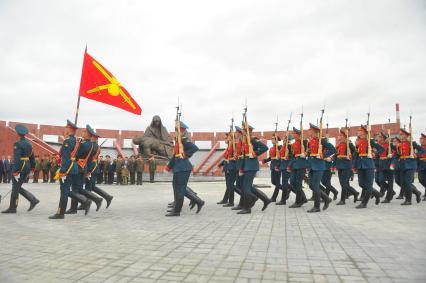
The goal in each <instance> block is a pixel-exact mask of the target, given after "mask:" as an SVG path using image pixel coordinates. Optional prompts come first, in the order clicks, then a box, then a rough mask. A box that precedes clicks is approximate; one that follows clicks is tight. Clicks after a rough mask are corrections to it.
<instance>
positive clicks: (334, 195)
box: [329, 186, 339, 200]
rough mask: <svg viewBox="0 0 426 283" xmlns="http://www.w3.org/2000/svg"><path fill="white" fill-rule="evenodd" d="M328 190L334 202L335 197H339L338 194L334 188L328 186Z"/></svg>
mask: <svg viewBox="0 0 426 283" xmlns="http://www.w3.org/2000/svg"><path fill="white" fill-rule="evenodd" d="M329 190H330V191H331V192H332V193H333V200H336V199H337V196H338V195H339V192H338V191H337V190H336V188H335V187H333V186H330V187H329Z"/></svg>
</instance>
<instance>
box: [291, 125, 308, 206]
mask: <svg viewBox="0 0 426 283" xmlns="http://www.w3.org/2000/svg"><path fill="white" fill-rule="evenodd" d="M292 134H293V137H294V140H295V141H294V143H293V144H292V150H291V152H292V155H291V159H290V162H289V164H288V167H287V170H289V171H290V172H291V174H290V184H291V186H292V187H293V189H294V190H295V191H296V201H295V202H294V204H292V205H290V206H289V208H297V207H301V206H302V205H303V204H304V203H306V202H308V200H307V199H306V195H305V192H304V191H303V179H304V177H305V173H306V168H307V167H308V162H307V160H306V148H307V146H308V145H307V142H306V140H303V141H301V135H300V134H301V131H300V130H299V129H296V128H295V127H293V133H292ZM302 144H303V148H302ZM302 149H304V150H302Z"/></svg>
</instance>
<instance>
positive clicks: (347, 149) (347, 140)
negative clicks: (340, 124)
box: [345, 114, 352, 159]
mask: <svg viewBox="0 0 426 283" xmlns="http://www.w3.org/2000/svg"><path fill="white" fill-rule="evenodd" d="M345 122H346V123H345V128H346V156H347V158H348V159H350V158H351V155H352V154H351V148H350V146H349V128H348V114H346V118H345Z"/></svg>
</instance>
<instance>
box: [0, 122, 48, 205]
mask: <svg viewBox="0 0 426 283" xmlns="http://www.w3.org/2000/svg"><path fill="white" fill-rule="evenodd" d="M15 131H16V133H17V134H18V137H19V140H18V141H17V142H16V143H15V144H14V146H13V163H12V193H11V194H10V205H9V208H8V209H6V210H5V211H2V213H16V208H17V207H18V199H19V195H22V196H23V197H24V198H25V199H26V200H28V201H29V202H30V207H29V208H28V211H31V210H32V209H33V208H34V207H35V206H36V205H37V204H38V203H39V202H40V201H39V200H38V199H37V198H36V197H35V196H34V195H33V194H32V193H30V192H29V191H27V190H25V189H24V188H22V184H23V183H24V182H25V180H26V179H27V178H28V176H29V174H30V172H31V171H34V168H35V159H34V154H33V147H32V145H31V143H30V142H29V141H28V140H27V139H26V138H25V135H26V134H28V129H27V127H25V126H24V125H20V124H18V125H16V126H15Z"/></svg>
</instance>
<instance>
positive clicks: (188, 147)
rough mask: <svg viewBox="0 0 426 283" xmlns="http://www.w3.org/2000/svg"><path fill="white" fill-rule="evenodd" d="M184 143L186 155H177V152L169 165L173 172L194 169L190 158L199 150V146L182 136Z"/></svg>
mask: <svg viewBox="0 0 426 283" xmlns="http://www.w3.org/2000/svg"><path fill="white" fill-rule="evenodd" d="M182 145H183V151H184V157H183V158H181V157H177V156H176V154H175V155H174V156H173V157H172V158H171V159H170V161H169V164H168V165H167V166H168V167H169V168H170V169H172V170H173V173H178V172H187V171H192V164H191V162H190V161H189V158H191V156H192V155H193V154H194V153H195V152H197V151H198V147H197V146H196V145H195V144H193V143H192V142H190V141H189V140H188V139H187V138H184V137H182ZM175 148H176V146H175ZM175 152H176V151H175Z"/></svg>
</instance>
